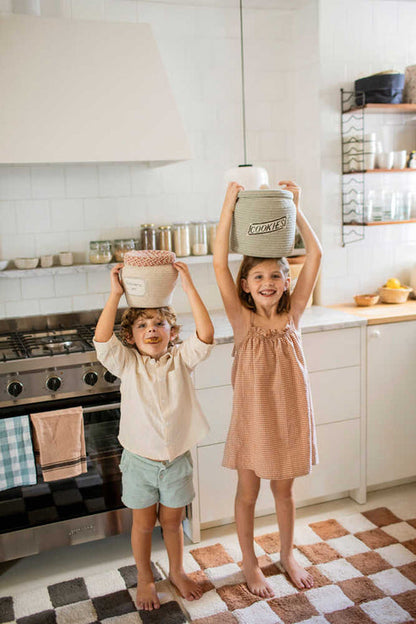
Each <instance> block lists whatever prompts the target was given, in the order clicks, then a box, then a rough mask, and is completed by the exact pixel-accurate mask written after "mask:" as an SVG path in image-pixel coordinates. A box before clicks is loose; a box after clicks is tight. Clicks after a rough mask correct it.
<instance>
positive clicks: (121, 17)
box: [104, 0, 137, 22]
mask: <svg viewBox="0 0 416 624" xmlns="http://www.w3.org/2000/svg"><path fill="white" fill-rule="evenodd" d="M104 19H105V20H108V21H109V22H137V5H136V2H135V1H134V0H133V1H132V0H104Z"/></svg>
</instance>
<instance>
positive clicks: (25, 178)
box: [0, 165, 32, 199]
mask: <svg viewBox="0 0 416 624" xmlns="http://www.w3.org/2000/svg"><path fill="white" fill-rule="evenodd" d="M31 196H32V185H31V179H30V167H26V166H8V165H0V199H28V198H30V197H31Z"/></svg>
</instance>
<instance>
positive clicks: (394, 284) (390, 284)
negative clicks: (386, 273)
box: [386, 277, 401, 288]
mask: <svg viewBox="0 0 416 624" xmlns="http://www.w3.org/2000/svg"><path fill="white" fill-rule="evenodd" d="M386 287H387V288H401V284H400V281H399V280H398V279H397V277H391V278H390V279H389V280H387V282H386Z"/></svg>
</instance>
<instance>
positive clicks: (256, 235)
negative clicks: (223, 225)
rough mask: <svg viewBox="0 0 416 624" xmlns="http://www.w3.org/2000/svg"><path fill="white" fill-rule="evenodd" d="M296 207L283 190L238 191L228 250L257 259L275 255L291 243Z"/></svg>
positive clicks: (279, 255)
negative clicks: (229, 248)
mask: <svg viewBox="0 0 416 624" xmlns="http://www.w3.org/2000/svg"><path fill="white" fill-rule="evenodd" d="M295 231H296V207H295V204H294V203H293V193H291V192H290V191H287V190H285V189H275V190H271V189H270V190H260V191H240V193H239V194H238V198H237V204H236V208H235V210H234V214H233V221H232V228H231V250H232V251H234V252H236V253H242V254H244V255H246V256H254V257H257V258H279V257H282V256H286V255H287V254H289V253H290V252H291V251H292V249H293V245H294V241H295Z"/></svg>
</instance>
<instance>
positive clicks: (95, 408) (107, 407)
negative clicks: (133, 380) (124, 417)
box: [82, 403, 120, 414]
mask: <svg viewBox="0 0 416 624" xmlns="http://www.w3.org/2000/svg"><path fill="white" fill-rule="evenodd" d="M119 408H120V403H108V405H91V406H89V407H83V408H82V411H83V413H84V414H86V413H87V412H102V411H104V410H110V409H119Z"/></svg>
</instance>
